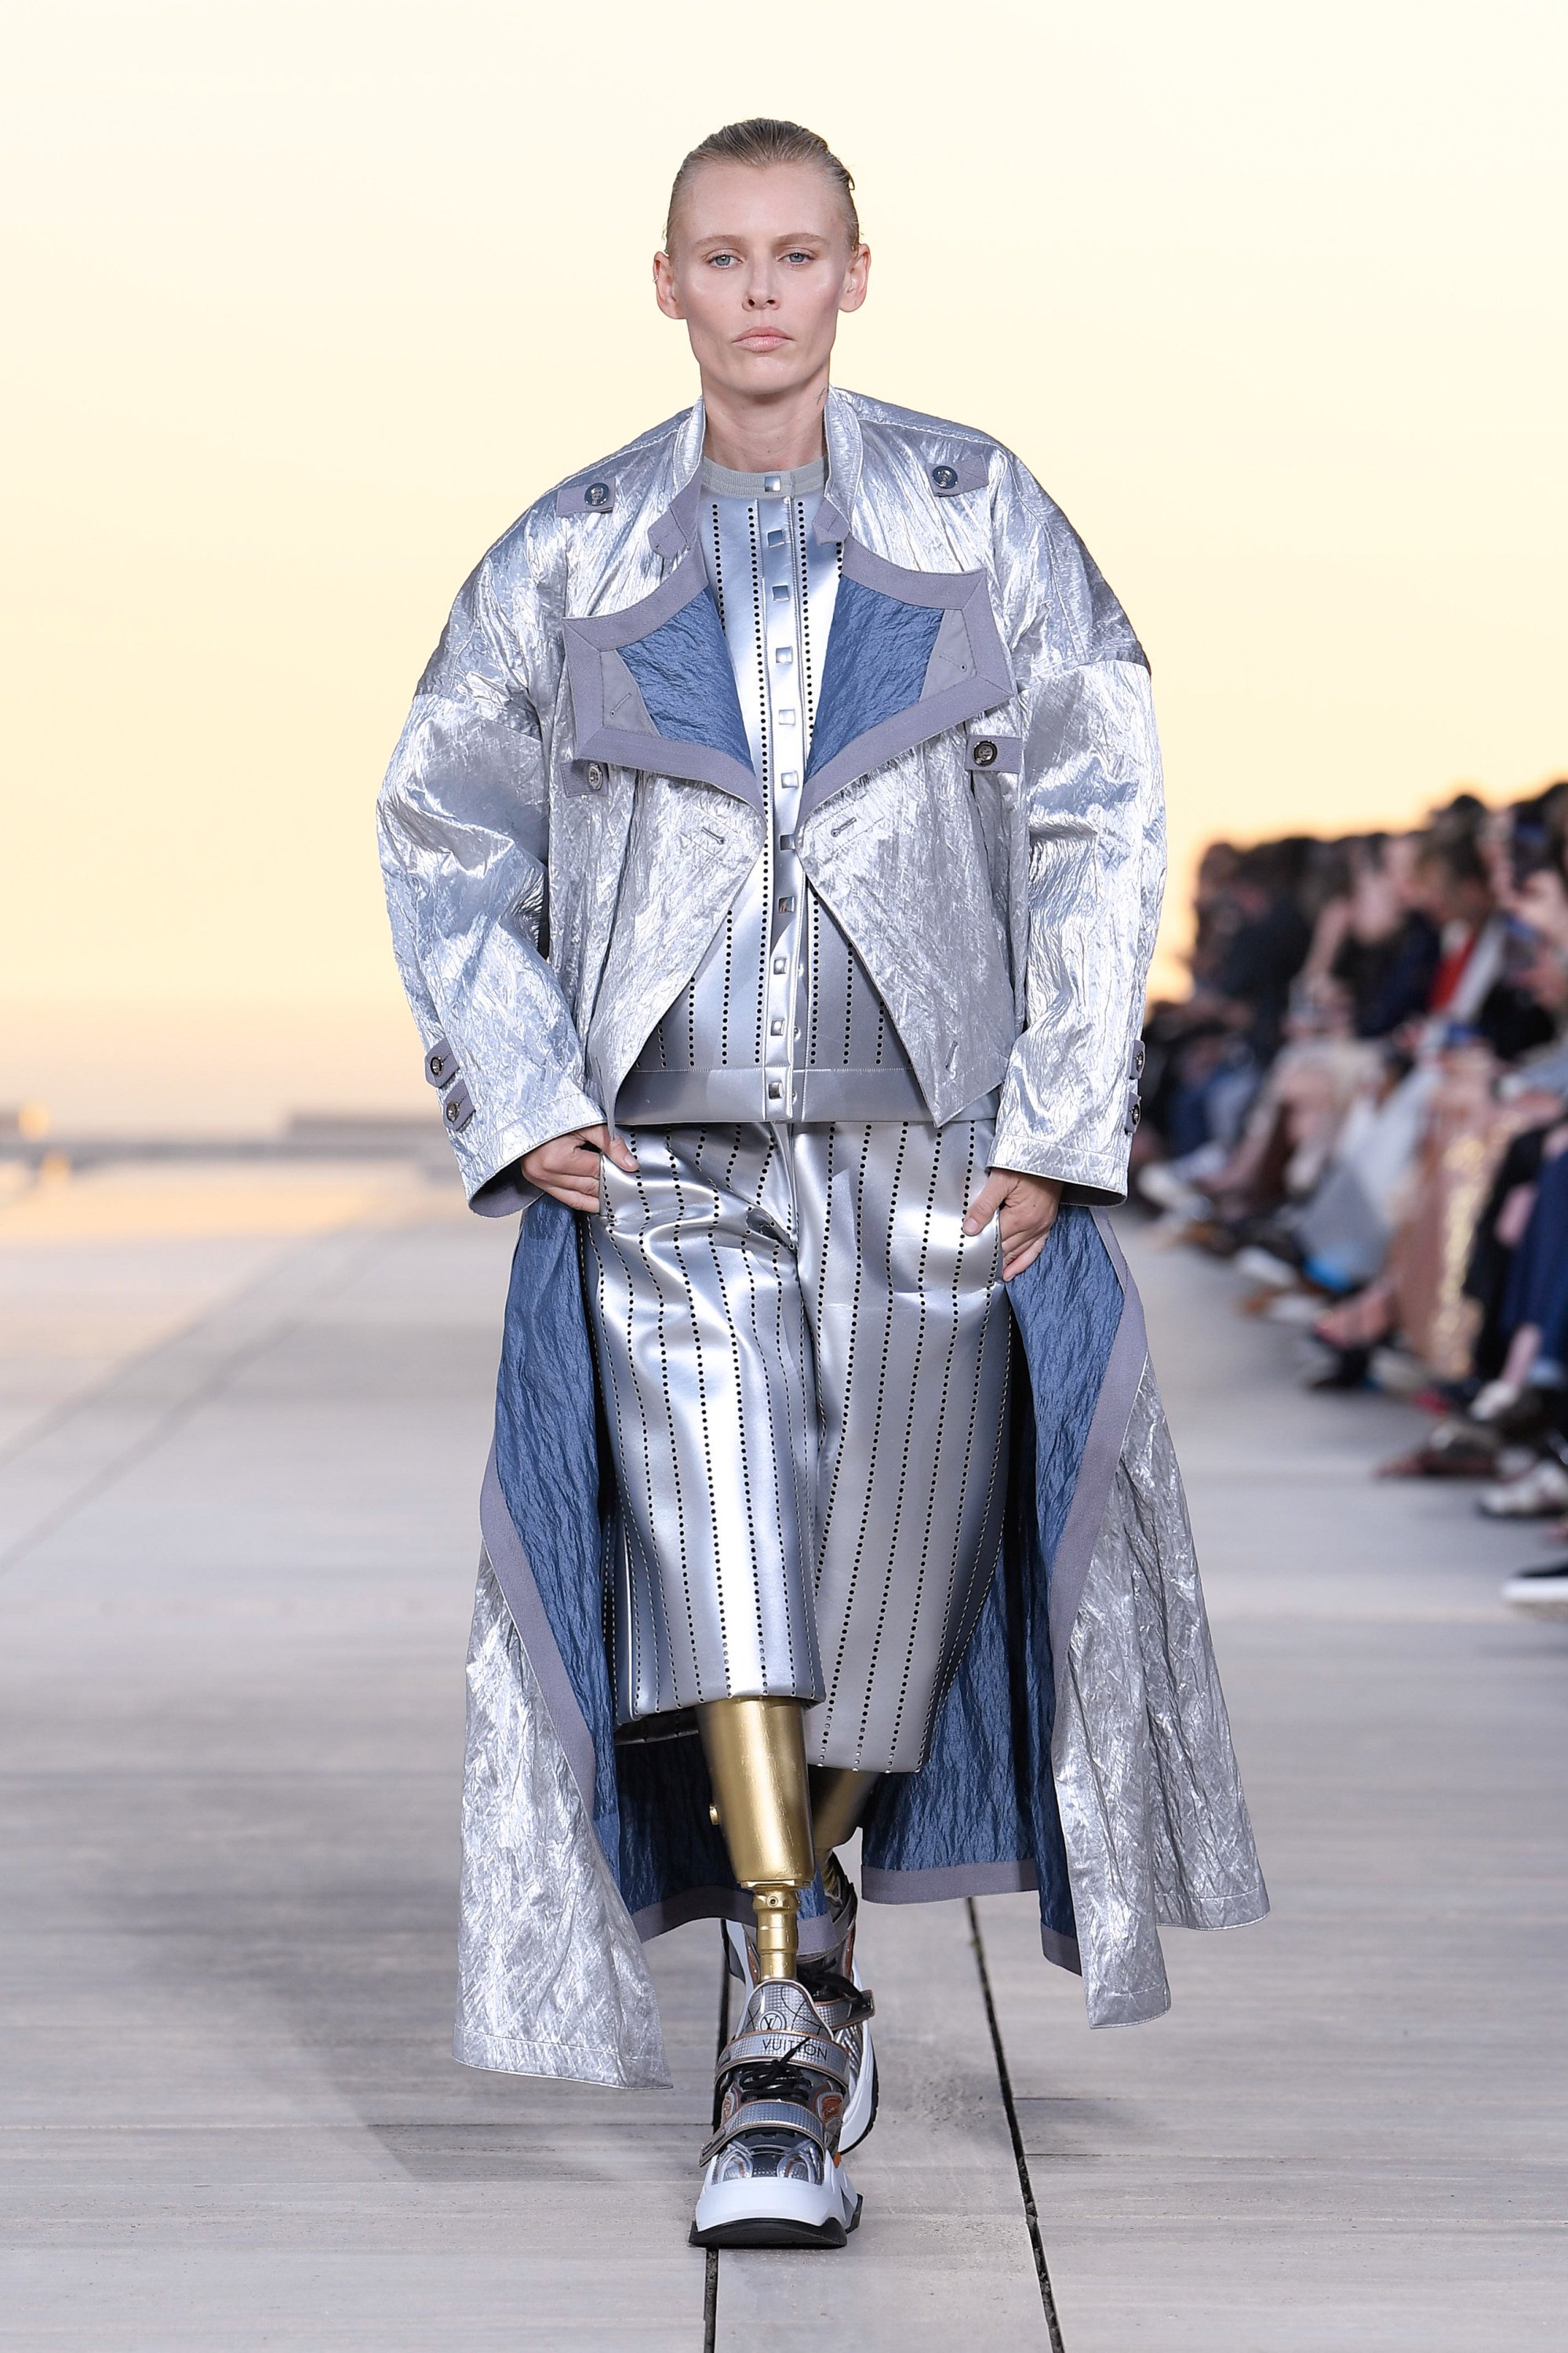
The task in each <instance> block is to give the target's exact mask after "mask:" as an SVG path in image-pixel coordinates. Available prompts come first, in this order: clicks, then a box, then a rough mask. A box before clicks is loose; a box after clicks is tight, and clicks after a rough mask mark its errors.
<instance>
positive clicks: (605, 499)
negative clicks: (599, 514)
mask: <svg viewBox="0 0 1568 2353" xmlns="http://www.w3.org/2000/svg"><path fill="white" fill-rule="evenodd" d="M609 503H610V486H609V484H608V482H590V483H589V485H588V487H587V489H586V490H585V491H584V493H583V504H584V506H585V507H607V506H608V505H609Z"/></svg>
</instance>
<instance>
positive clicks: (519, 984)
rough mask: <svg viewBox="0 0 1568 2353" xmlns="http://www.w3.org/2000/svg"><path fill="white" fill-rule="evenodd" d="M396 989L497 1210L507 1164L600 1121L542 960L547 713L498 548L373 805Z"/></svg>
mask: <svg viewBox="0 0 1568 2353" xmlns="http://www.w3.org/2000/svg"><path fill="white" fill-rule="evenodd" d="M378 818H379V828H380V837H381V863H382V871H383V875H384V879H385V883H386V897H387V906H388V909H389V912H390V914H391V919H392V935H393V944H394V946H395V952H396V955H397V963H398V968H399V970H400V971H401V973H402V976H403V985H404V987H405V989H406V990H407V992H408V1001H409V1004H410V1005H411V1007H412V1008H413V1011H414V1018H415V1020H416V1023H417V1024H418V1027H419V1032H420V1036H421V1038H422V1039H423V1040H424V1044H425V1053H426V1073H427V1075H429V1076H430V1077H431V1079H432V1081H433V1082H434V1083H436V1084H437V1085H438V1086H439V1087H440V1090H441V1103H442V1112H443V1116H444V1118H445V1121H446V1124H447V1134H448V1135H449V1136H450V1138H451V1141H452V1145H453V1149H454V1150H455V1151H456V1153H457V1155H458V1166H459V1168H460V1169H461V1172H462V1176H463V1183H464V1186H465V1188H466V1190H467V1192H468V1199H469V1201H470V1203H471V1205H472V1206H473V1207H474V1208H476V1209H479V1211H480V1212H481V1213H483V1214H487V1215H492V1216H501V1215H504V1214H506V1213H507V1212H508V1211H510V1210H514V1209H516V1208H519V1207H521V1205H522V1203H523V1202H524V1201H525V1200H526V1199H527V1198H529V1197H530V1194H531V1187H527V1186H525V1185H524V1184H522V1182H521V1179H520V1178H519V1177H518V1176H517V1173H516V1165H517V1163H518V1161H519V1160H521V1157H522V1155H523V1154H524V1153H526V1152H531V1150H532V1149H533V1147H534V1145H537V1144H543V1143H544V1142H546V1141H547V1140H548V1138H550V1137H551V1136H552V1135H562V1134H565V1133H566V1132H567V1131H568V1130H569V1129H572V1128H577V1127H586V1126H590V1125H592V1124H594V1123H595V1122H596V1121H598V1120H600V1119H601V1118H602V1117H603V1116H604V1114H603V1113H602V1112H601V1110H600V1109H599V1106H598V1105H597V1104H596V1103H595V1102H594V1100H593V1098H592V1096H591V1095H589V1094H588V1093H587V1092H586V1090H585V1082H584V1055H583V1047H582V1041H581V1039H579V1037H578V1035H577V1030H576V1026H575V1024H574V1020H573V1018H572V1013H571V1009H570V1008H569V1007H568V1005H567V1003H566V999H565V997H564V996H563V993H562V989H561V987H560V983H559V981H558V980H557V977H556V976H555V974H554V972H553V971H552V968H551V965H550V962H549V959H548V956H547V955H545V954H544V953H543V952H542V934H541V926H542V920H543V917H544V913H545V908H546V904H547V898H546V863H547V855H548V841H549V801H548V795H547V792H546V782H545V761H544V752H543V745H542V735H541V726H540V716H539V712H538V710H537V708H536V707H535V703H534V701H533V699H532V698H531V694H530V692H529V689H528V683H527V680H526V678H525V676H524V672H523V663H522V659H521V647H520V643H519V639H518V636H517V633H516V630H515V628H514V627H513V625H512V622H511V619H510V617H509V615H508V612H507V610H506V608H505V607H504V605H503V602H502V599H501V598H500V596H499V594H498V590H497V584H496V580H495V576H494V571H493V567H492V559H491V557H487V558H486V559H485V561H484V562H483V563H482V564H481V565H479V569H478V571H476V572H475V573H474V575H472V577H471V578H470V579H469V580H468V582H467V584H466V585H465V586H464V588H463V590H462V592H461V594H460V595H459V596H458V601H457V603H456V605H455V606H454V607H453V608H452V613H451V617H450V619H449V620H448V621H447V628H446V631H445V633H444V635H443V637H442V639H441V643H440V645H439V646H438V647H437V650H436V653H435V655H434V656H433V657H432V659H431V662H430V665H429V668H428V669H427V670H426V673H425V676H424V677H423V678H422V679H421V680H420V681H419V688H418V691H417V693H416V696H415V698H414V707H413V709H412V710H411V711H410V712H409V714H408V719H407V723H406V724H405V727H404V730H403V733H402V735H401V736H400V738H399V740H398V744H397V749H396V751H395V753H394V754H393V757H392V765H391V766H390V768H389V769H388V770H387V774H386V780H385V782H384V785H383V786H382V789H381V797H380V801H379V805H378Z"/></svg>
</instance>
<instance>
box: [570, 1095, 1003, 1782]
mask: <svg viewBox="0 0 1568 2353" xmlns="http://www.w3.org/2000/svg"><path fill="white" fill-rule="evenodd" d="M989 1142H990V1133H989V1129H988V1128H987V1127H986V1126H985V1125H984V1124H980V1123H972V1122H967V1121H963V1122H960V1121H955V1122H952V1123H951V1124H949V1125H948V1126H947V1127H945V1128H942V1129H940V1130H939V1129H935V1128H933V1127H931V1125H930V1124H927V1123H921V1124H910V1125H899V1124H879V1125H868V1124H843V1125H835V1126H831V1127H826V1128H791V1127H786V1126H762V1125H738V1126H733V1127H708V1128H698V1129H693V1128H685V1129H681V1128H677V1129H672V1130H668V1131H666V1130H654V1129H645V1130H639V1131H638V1133H637V1138H636V1145H637V1158H638V1166H637V1175H636V1176H627V1175H626V1174H625V1173H624V1172H622V1171H621V1170H619V1169H617V1168H616V1166H614V1164H613V1163H611V1162H608V1161H606V1162H605V1165H604V1174H603V1178H602V1187H603V1191H602V1198H603V1212H602V1214H601V1216H600V1217H598V1218H596V1219H589V1220H587V1221H585V1228H584V1230H585V1238H586V1239H585V1249H586V1253H587V1261H588V1267H587V1271H588V1280H587V1282H586V1285H585V1290H586V1295H587V1301H588V1308H589V1320H590V1324H591V1326H592V1329H593V1332H594V1338H595V1353H596V1356H597V1358H598V1363H599V1372H600V1382H601V1387H602V1389H603V1392H604V1396H605V1406H606V1418H607V1420H608V1425H609V1430H610V1442H611V1446H612V1448H613V1450H614V1453H615V1458H616V1483H617V1485H618V1488H619V1491H620V1496H621V1506H622V1514H623V1520H624V1524H625V1527H626V1546H625V1548H624V1555H623V1561H622V1566H621V1573H620V1577H619V1581H618V1589H617V1594H616V1611H615V1619H616V1640H615V1651H616V1702H617V1710H618V1713H619V1716H620V1720H621V1721H622V1722H626V1721H628V1720H629V1719H630V1718H632V1717H635V1716H642V1715H658V1714H662V1713H663V1712H664V1711H666V1710H668V1709H672V1708H678V1707H687V1706H690V1705H691V1704H694V1703H697V1702H700V1701H704V1700H711V1699H720V1698H725V1697H737V1696H742V1695H747V1694H773V1695H776V1696H781V1697H782V1696H791V1695H793V1696H795V1697H796V1698H799V1699H803V1700H805V1701H808V1702H812V1703H814V1704H813V1705H811V1706H810V1707H809V1709H808V1712H807V1715H806V1752H807V1755H808V1757H810V1758H811V1760H812V1762H813V1763H816V1764H827V1765H847V1766H855V1767H860V1768H862V1769H865V1770H876V1771H882V1772H896V1773H897V1772H916V1771H918V1770H919V1768H920V1767H921V1765H922V1764H923V1763H924V1761H925V1756H926V1751H927V1747H928V1745H929V1741H930V1736H931V1725H932V1722H933V1719H934V1716H935V1712H936V1709H937V1706H938V1705H939V1704H940V1702H941V1700H942V1697H943V1695H944V1694H945V1692H946V1689H947V1685H948V1682H949V1680H950V1678H951V1676H952V1672H953V1671H954V1669H955V1667H956V1665H957V1662H958V1660H959V1659H960V1658H961V1657H962V1655H963V1645H964V1643H965V1642H966V1641H967V1640H968V1637H969V1634H970V1632H971V1630H972V1629H973V1623H974V1620H975V1617H976V1615H977V1614H978V1611H979V1608H980V1604H981V1602H982V1601H983V1600H984V1595H985V1591H986V1588H987V1587H988V1585H989V1583H990V1580H991V1577H992V1574H993V1572H994V1568H995V1565H996V1560H997V1556H998V1554H999V1551H1000V1547H1001V1541H1002V1525H1003V1507H1004V1503H1005V1493H1006V1469H1007V1463H1006V1407H1007V1392H1008V1371H1009V1359H1010V1352H1011V1333H1012V1315H1011V1311H1010V1309H1009V1308H1008V1305H1007V1300H1006V1293H1005V1288H1004V1286H1003V1283H1002V1281H1001V1272H1000V1246H999V1242H998V1240H997V1235H996V1229H995V1227H994V1224H993V1225H992V1226H991V1227H990V1228H988V1229H987V1230H986V1231H985V1232H984V1234H981V1235H978V1236H976V1237H974V1238H973V1239H970V1238H968V1237H966V1236H965V1235H964V1233H963V1216H964V1212H965V1210H966V1209H967V1208H968V1206H969V1203H970V1201H971V1200H972V1199H973V1196H974V1194H975V1193H976V1192H977V1191H978V1189H979V1187H980V1186H981V1184H982V1183H983V1182H984V1170H985V1165H986V1155H987V1147H988V1145H989Z"/></svg>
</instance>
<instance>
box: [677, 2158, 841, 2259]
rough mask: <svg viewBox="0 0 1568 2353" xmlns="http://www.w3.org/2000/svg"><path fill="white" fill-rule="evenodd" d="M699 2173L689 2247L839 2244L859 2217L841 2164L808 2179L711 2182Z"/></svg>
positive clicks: (710, 2171)
mask: <svg viewBox="0 0 1568 2353" xmlns="http://www.w3.org/2000/svg"><path fill="white" fill-rule="evenodd" d="M718 2164H719V2159H718V2158H714V2159H713V2161H712V2164H710V2166H709V2168H708V2171H707V2173H706V2174H705V2175H704V2177H703V2181H702V2189H701V2193H700V2196H699V2198H698V2200H697V2212H696V2215H695V2217H694V2218H693V2221H692V2224H691V2243H692V2245H693V2246H694V2247H841V2246H842V2245H843V2244H844V2242H845V2241H846V2240H847V2238H848V2236H849V2233H850V2232H851V2231H853V2230H855V2229H857V2228H858V2224H859V2221H860V2207H861V2202H862V2201H861V2200H860V2199H859V2197H858V2195H857V2194H856V2190H855V2187H854V2184H853V2183H852V2182H851V2180H850V2179H849V2176H848V2175H847V2173H846V2171H845V2170H844V2168H843V2166H842V2165H830V2166H829V2167H828V2168H827V2179H826V2181H824V2182H823V2183H821V2184H820V2186H818V2185H816V2184H813V2183H812V2182H809V2181H775V2180H772V2179H761V2180H753V2181H715V2180H714V2179H713V2173H714V2168H715V2167H717V2165H718Z"/></svg>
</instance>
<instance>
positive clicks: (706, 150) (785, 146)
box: [664, 114, 860, 253]
mask: <svg viewBox="0 0 1568 2353" xmlns="http://www.w3.org/2000/svg"><path fill="white" fill-rule="evenodd" d="M703 164H751V166H752V169H753V170H757V171H760V170H762V169H763V168H764V167H765V166H766V165H767V164H815V165H816V168H817V170H818V171H819V172H820V173H822V174H823V176H824V177H825V178H826V180H827V181H828V182H829V183H830V184H831V185H832V187H833V189H834V192H835V194H836V195H837V198H838V201H839V203H840V204H841V205H842V206H843V207H844V217H845V225H846V227H847V229H848V232H849V250H850V252H851V253H853V252H854V251H855V249H856V248H857V247H858V245H859V242H860V216H859V214H858V212H857V211H856V209H855V182H854V180H853V179H852V178H851V176H850V174H848V173H847V171H846V170H845V168H844V166H843V164H841V163H840V162H839V160H838V158H837V155H836V154H835V153H834V152H833V150H832V148H831V147H830V146H829V145H828V143H827V142H826V139H822V138H819V137H818V135H817V133H816V132H815V131H807V130H806V128H805V125H804V124H803V123H799V122H779V121H775V120H774V118H773V116H772V115H770V114H753V115H752V116H751V117H750V118H749V120H748V121H744V122H727V123H726V124H725V125H724V128H723V129H722V131H712V132H710V133H709V135H708V137H707V138H706V139H704V140H702V141H701V142H700V144H699V145H697V146H695V147H694V148H693V149H692V151H691V153H690V154H689V155H688V157H687V158H686V161H685V162H684V163H683V164H682V165H681V167H680V169H679V172H677V174H676V175H675V185H674V186H673V187H672V188H671V190H670V192H669V211H668V214H667V215H666V216H665V223H664V247H665V251H666V252H667V253H668V250H669V240H670V234H671V231H672V230H673V229H674V227H675V216H676V212H677V210H678V209H679V204H680V199H681V197H682V196H683V195H685V193H686V191H687V188H688V187H689V185H690V183H691V181H692V180H693V179H694V178H695V176H696V174H698V173H699V172H700V170H701V168H702V166H703Z"/></svg>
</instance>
